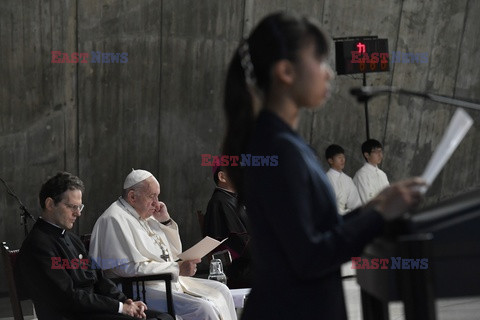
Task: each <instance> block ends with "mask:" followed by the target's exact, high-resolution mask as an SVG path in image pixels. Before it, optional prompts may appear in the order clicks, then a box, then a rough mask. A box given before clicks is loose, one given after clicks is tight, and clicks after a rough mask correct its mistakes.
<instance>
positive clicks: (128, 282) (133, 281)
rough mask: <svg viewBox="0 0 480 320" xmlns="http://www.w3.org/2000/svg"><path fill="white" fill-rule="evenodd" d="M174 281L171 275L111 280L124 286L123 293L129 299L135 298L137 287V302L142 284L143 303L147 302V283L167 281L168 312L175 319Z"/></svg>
mask: <svg viewBox="0 0 480 320" xmlns="http://www.w3.org/2000/svg"><path fill="white" fill-rule="evenodd" d="M172 279H173V276H172V274H171V273H159V274H152V275H146V276H136V277H128V278H110V280H112V281H113V282H114V283H116V284H121V285H122V291H123V293H124V294H125V295H126V296H127V297H133V286H134V285H135V286H136V289H137V297H136V298H135V300H140V288H139V287H140V285H139V283H142V291H141V292H142V296H143V299H142V300H143V302H145V304H146V303H147V302H146V290H145V281H158V280H162V281H165V287H166V293H167V311H168V313H169V314H170V315H171V316H172V317H173V318H174V319H175V309H174V308H173V295H172Z"/></svg>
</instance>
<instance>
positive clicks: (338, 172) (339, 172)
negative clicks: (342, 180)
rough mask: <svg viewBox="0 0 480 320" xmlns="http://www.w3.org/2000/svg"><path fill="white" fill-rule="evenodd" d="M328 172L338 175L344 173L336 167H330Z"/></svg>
mask: <svg viewBox="0 0 480 320" xmlns="http://www.w3.org/2000/svg"><path fill="white" fill-rule="evenodd" d="M328 172H329V173H330V174H335V175H337V176H341V175H342V173H343V171H338V170H335V169H333V168H330V170H328Z"/></svg>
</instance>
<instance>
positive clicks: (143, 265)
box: [90, 198, 237, 320]
mask: <svg viewBox="0 0 480 320" xmlns="http://www.w3.org/2000/svg"><path fill="white" fill-rule="evenodd" d="M143 223H148V226H149V227H150V229H151V231H153V232H154V233H156V234H157V235H158V236H159V237H160V239H161V242H163V244H164V245H165V247H166V248H167V249H168V252H169V254H170V261H169V262H167V261H166V260H165V259H163V258H162V257H161V256H162V255H163V254H164V253H165V252H162V249H161V248H160V245H158V244H157V243H156V242H155V241H154V240H153V238H152V237H151V236H149V234H148V231H147V230H148V227H145V226H142V220H141V219H140V216H139V215H138V213H137V212H136V210H135V209H134V208H133V207H132V206H130V205H129V204H128V203H127V202H126V201H125V200H123V199H122V198H119V199H118V200H117V201H115V202H114V203H112V205H111V206H110V207H109V208H108V209H107V210H106V211H105V212H104V213H103V214H102V215H101V216H100V218H99V219H98V220H97V222H96V223H95V226H94V228H93V232H92V238H91V242H90V256H91V257H92V259H94V260H96V261H98V262H99V264H100V267H102V263H103V264H104V266H103V268H104V269H107V270H106V274H107V275H109V276H112V277H115V276H117V277H118V276H121V277H131V276H136V275H150V274H157V273H166V272H168V273H171V274H172V275H173V278H174V282H173V283H172V289H173V302H174V307H175V312H176V314H177V315H179V316H181V317H182V318H183V319H185V320H187V319H192V320H193V319H202V320H204V319H205V320H218V319H222V320H234V319H236V318H237V317H236V313H235V307H234V303H233V298H232V295H231V293H230V291H229V289H228V287H227V286H225V285H224V284H222V283H220V282H216V281H212V280H206V279H199V278H192V277H183V276H179V266H178V263H177V262H175V261H176V260H177V259H178V257H177V255H178V254H180V253H181V252H182V243H181V241H180V235H179V233H178V226H177V224H176V223H175V222H174V221H173V220H172V223H171V224H170V225H168V226H165V225H163V224H162V223H160V222H158V221H157V220H156V219H155V218H153V217H150V218H148V219H146V220H143ZM112 262H116V263H113V264H114V265H118V266H117V267H115V268H112ZM105 265H107V268H105ZM146 291H147V306H148V307H149V308H151V309H155V310H166V309H167V307H166V301H165V284H164V282H163V281H158V282H156V281H152V282H148V285H147V288H146Z"/></svg>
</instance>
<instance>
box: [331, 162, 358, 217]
mask: <svg viewBox="0 0 480 320" xmlns="http://www.w3.org/2000/svg"><path fill="white" fill-rule="evenodd" d="M327 177H328V180H330V183H331V184H332V186H333V190H334V191H335V197H336V200H337V207H338V213H340V214H341V215H344V214H346V213H348V212H350V211H352V210H353V209H355V208H358V207H360V206H361V205H362V202H361V201H360V196H359V194H358V190H357V187H356V186H355V184H354V183H353V180H352V178H350V177H349V176H347V175H346V174H345V173H344V172H343V171H337V170H335V169H332V168H330V169H329V170H328V171H327Z"/></svg>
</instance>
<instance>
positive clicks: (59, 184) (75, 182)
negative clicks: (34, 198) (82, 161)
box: [38, 172, 85, 209]
mask: <svg viewBox="0 0 480 320" xmlns="http://www.w3.org/2000/svg"><path fill="white" fill-rule="evenodd" d="M67 190H80V191H82V192H83V191H85V187H84V186H83V182H82V180H80V178H78V177H77V176H74V175H72V174H71V173H68V172H58V173H57V174H56V175H55V176H54V177H52V178H50V179H48V180H47V181H46V182H45V183H44V184H43V185H42V188H41V189H40V193H39V195H38V200H39V201H40V207H42V209H45V200H46V199H47V198H52V199H53V201H54V203H55V204H57V203H59V202H60V201H62V199H63V193H64V192H65V191H67Z"/></svg>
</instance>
